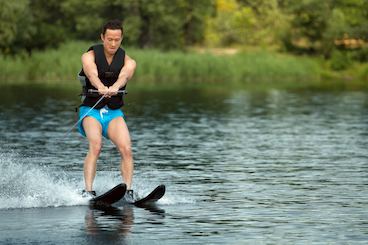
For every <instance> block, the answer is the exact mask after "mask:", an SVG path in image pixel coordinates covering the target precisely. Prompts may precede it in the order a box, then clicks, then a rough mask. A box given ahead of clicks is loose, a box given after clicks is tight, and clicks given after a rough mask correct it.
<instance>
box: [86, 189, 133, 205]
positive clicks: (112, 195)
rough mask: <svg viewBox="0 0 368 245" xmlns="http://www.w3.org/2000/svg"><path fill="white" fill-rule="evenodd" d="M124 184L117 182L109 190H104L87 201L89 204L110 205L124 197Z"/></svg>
mask: <svg viewBox="0 0 368 245" xmlns="http://www.w3.org/2000/svg"><path fill="white" fill-rule="evenodd" d="M126 189H127V187H126V185H125V184H123V183H122V184H119V185H117V186H115V187H114V188H112V189H111V190H109V191H107V192H105V193H104V194H102V195H100V196H98V197H95V198H92V199H91V200H90V201H89V205H90V206H92V207H93V206H111V205H112V204H113V203H115V202H117V201H119V200H120V199H121V198H123V197H124V195H125V192H126Z"/></svg>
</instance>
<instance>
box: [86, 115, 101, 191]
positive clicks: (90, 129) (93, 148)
mask: <svg viewBox="0 0 368 245" xmlns="http://www.w3.org/2000/svg"><path fill="white" fill-rule="evenodd" d="M83 128H84V131H85V132H86V136H87V139H88V143H89V149H88V153H87V156H86V158H85V160H84V183H85V187H86V191H92V186H93V180H94V179H95V176H96V164H97V159H98V156H99V155H100V152H101V147H102V126H101V124H100V123H99V122H98V121H97V120H96V119H95V118H93V117H86V118H84V119H83Z"/></svg>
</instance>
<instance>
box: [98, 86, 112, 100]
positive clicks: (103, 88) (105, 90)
mask: <svg viewBox="0 0 368 245" xmlns="http://www.w3.org/2000/svg"><path fill="white" fill-rule="evenodd" d="M98 93H99V94H101V95H105V97H108V98H109V97H110V95H109V88H108V87H106V86H101V87H99V88H98Z"/></svg>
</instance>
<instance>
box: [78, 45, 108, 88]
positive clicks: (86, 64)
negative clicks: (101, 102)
mask: <svg viewBox="0 0 368 245" xmlns="http://www.w3.org/2000/svg"><path fill="white" fill-rule="evenodd" d="M82 66H83V71H84V74H86V76H87V77H88V80H89V81H90V82H91V84H92V85H93V87H95V88H96V89H97V90H98V92H99V93H100V94H106V93H107V90H108V88H107V87H106V86H105V85H104V84H103V83H102V82H101V80H100V79H99V78H98V71H97V65H96V63H95V54H94V52H93V50H90V51H88V52H87V53H84V54H83V55H82Z"/></svg>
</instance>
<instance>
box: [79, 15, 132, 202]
mask: <svg viewBox="0 0 368 245" xmlns="http://www.w3.org/2000/svg"><path fill="white" fill-rule="evenodd" d="M122 39H123V28H122V25H121V22H120V21H119V20H112V21H108V22H107V23H106V24H105V25H104V26H103V28H102V32H101V40H102V44H98V45H94V46H92V47H90V48H89V49H88V51H87V52H86V53H84V54H83V55H82V67H83V68H82V71H81V72H80V74H79V75H80V78H81V81H82V80H83V82H84V83H85V84H84V87H83V90H84V95H85V98H84V100H83V103H82V105H81V106H80V108H79V120H80V122H79V124H78V130H79V132H80V133H81V134H82V135H83V136H85V137H86V138H87V139H88V143H89V149H88V153H87V156H86V158H85V160H84V181H85V190H84V191H83V194H84V195H92V196H95V195H96V193H95V192H94V191H93V180H94V178H95V175H96V163H97V159H98V157H99V155H100V152H101V147H102V136H104V137H105V138H108V139H110V140H111V141H112V142H113V143H114V145H115V146H116V147H117V149H118V151H119V152H120V155H121V162H120V171H121V175H122V177H123V182H124V183H125V184H126V186H127V190H128V191H127V194H128V195H127V198H130V199H132V198H133V190H132V189H131V187H132V178H133V168H134V166H133V156H132V149H131V140H130V135H129V130H128V127H127V125H126V123H125V120H124V113H123V112H122V111H121V110H120V108H121V107H122V106H123V104H124V101H123V94H121V93H119V90H124V89H125V87H126V84H127V82H128V80H130V79H131V78H132V76H133V74H134V71H135V68H136V63H135V61H134V60H133V59H131V58H130V57H129V56H128V55H126V54H125V51H124V50H123V49H122V48H120V45H121V42H122ZM91 90H97V91H98V94H96V93H95V94H93V93H90V91H91Z"/></svg>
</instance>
